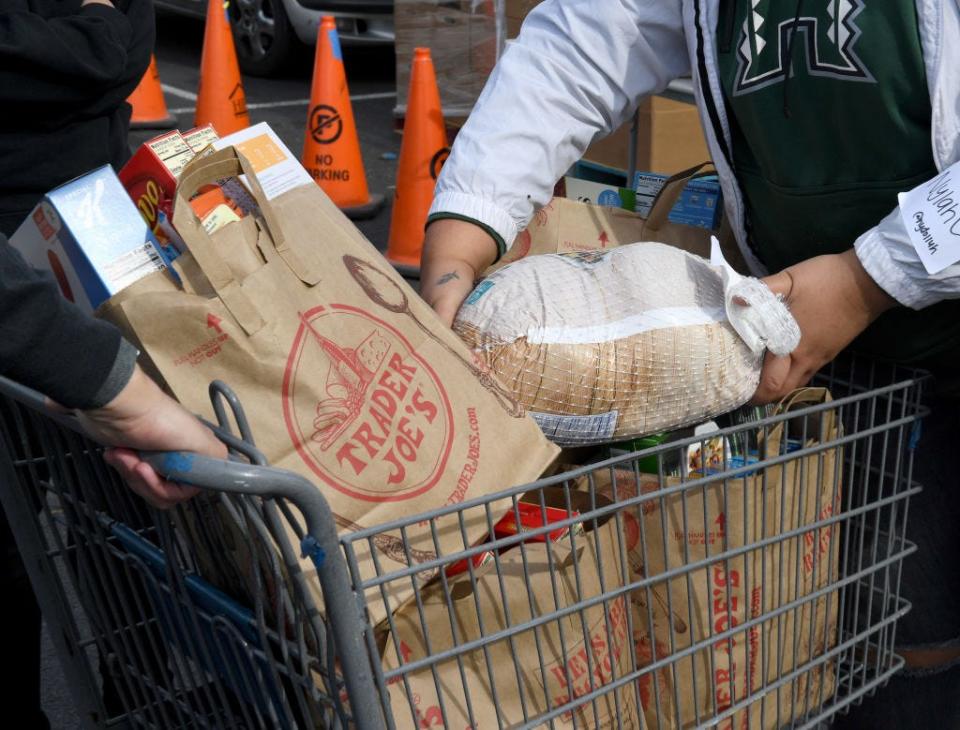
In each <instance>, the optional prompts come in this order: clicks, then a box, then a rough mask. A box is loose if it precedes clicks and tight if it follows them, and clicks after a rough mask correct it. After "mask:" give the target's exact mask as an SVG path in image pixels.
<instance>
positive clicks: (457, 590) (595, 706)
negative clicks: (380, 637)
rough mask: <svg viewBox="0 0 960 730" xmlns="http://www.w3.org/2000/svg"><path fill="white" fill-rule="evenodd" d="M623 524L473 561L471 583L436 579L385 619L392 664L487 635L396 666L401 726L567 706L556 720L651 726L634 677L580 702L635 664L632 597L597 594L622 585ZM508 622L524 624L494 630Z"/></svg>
mask: <svg viewBox="0 0 960 730" xmlns="http://www.w3.org/2000/svg"><path fill="white" fill-rule="evenodd" d="M572 496H577V495H576V494H573V495H572ZM561 499H562V493H561ZM585 508H588V507H585ZM615 528H616V524H615V522H614V521H613V520H607V521H606V522H604V523H600V524H598V523H597V522H594V521H590V522H587V523H586V524H584V525H583V529H582V530H577V531H574V532H573V533H572V534H568V535H567V536H565V537H563V538H561V539H559V540H556V541H554V540H549V541H540V542H533V541H530V542H526V543H524V545H523V548H522V549H521V548H520V547H513V548H511V549H510V550H508V551H507V552H505V553H504V554H502V555H501V556H500V558H499V571H497V570H496V569H495V568H496V567H497V566H495V565H492V564H490V565H486V566H484V567H481V568H479V569H476V570H474V571H473V573H474V575H473V579H474V580H475V583H474V581H473V580H471V576H469V575H463V576H461V577H459V578H457V579H453V580H449V579H448V580H435V581H433V582H432V583H430V584H428V585H427V587H426V588H424V589H423V590H422V591H421V594H420V601H419V603H418V601H416V600H411V601H409V602H408V603H407V604H406V605H404V606H402V607H401V608H400V609H399V610H398V611H397V612H396V613H395V614H394V616H393V617H392V619H391V620H390V622H389V626H390V627H391V628H390V630H389V631H388V635H387V637H386V647H385V653H384V668H385V669H386V670H388V671H389V670H392V669H397V668H400V669H402V668H403V667H404V665H406V664H409V663H411V662H415V661H418V660H423V659H427V658H432V657H433V656H436V655H437V654H439V653H441V652H446V651H448V650H456V649H457V648H458V647H463V646H464V645H466V644H468V643H470V642H474V641H478V640H480V639H486V640H487V641H489V642H490V643H489V645H488V646H486V647H485V648H482V649H481V648H473V649H465V650H463V651H462V652H460V653H458V654H457V656H456V657H455V658H450V659H446V660H442V661H433V662H430V663H428V664H427V665H426V666H423V667H421V668H419V669H415V670H412V671H408V672H404V673H403V674H401V675H398V676H396V677H395V678H394V680H393V681H392V682H391V684H390V686H389V694H390V699H391V705H392V709H393V715H394V719H395V721H396V723H397V728H398V729H399V730H402V729H404V728H411V729H412V728H421V727H434V726H436V727H449V728H464V727H474V728H486V727H518V726H520V725H522V724H523V723H524V720H525V718H526V717H535V716H538V715H541V714H542V713H545V712H548V711H551V710H559V709H563V712H561V713H560V714H559V715H558V716H557V717H556V718H555V719H554V721H553V723H552V725H553V726H554V727H557V728H573V727H580V728H585V727H589V728H624V729H625V730H639V729H640V728H643V727H644V725H643V717H642V714H641V713H640V711H639V708H638V707H637V701H636V697H637V693H636V692H635V691H634V687H633V683H632V682H627V683H625V684H623V685H622V686H620V687H619V688H618V689H615V690H612V691H610V692H608V693H606V694H604V695H602V696H601V697H599V698H597V699H596V700H594V701H592V702H591V701H585V700H582V704H579V705H577V706H574V705H576V703H577V701H578V700H581V698H583V697H584V696H585V695H587V694H589V693H591V692H592V691H593V690H595V689H601V688H603V687H604V685H608V684H611V683H613V682H615V681H617V680H619V679H621V678H623V677H625V676H626V675H628V674H629V673H630V672H631V669H632V659H631V656H630V642H629V628H628V627H629V625H630V620H629V619H628V616H627V612H628V611H629V610H630V605H629V602H628V601H627V600H626V597H625V596H624V595H622V594H621V595H618V596H617V597H615V598H609V599H607V600H604V601H595V602H593V603H591V600H592V599H596V598H598V597H599V596H601V595H602V594H604V593H610V592H613V591H616V589H617V588H619V587H621V586H622V585H623V577H622V575H621V573H620V570H619V566H620V565H621V564H622V562H621V555H620V552H619V551H620V543H619V542H618V539H617V532H616V529H615ZM418 606H419V607H422V608H418ZM564 609H567V610H568V611H567V613H566V614H565V615H563V616H552V617H551V618H549V619H548V620H547V621H546V622H545V623H543V624H541V625H539V626H536V627H534V626H531V625H529V624H530V623H531V622H534V621H536V620H537V619H538V618H542V617H545V616H548V615H551V614H555V613H556V612H558V611H563V610H564ZM569 609H575V610H573V611H572V612H571V611H569ZM508 630H515V631H516V633H514V634H513V635H512V636H511V637H510V638H507V637H504V638H502V639H500V640H493V639H492V638H491V637H495V636H496V635H497V634H499V633H501V632H506V631H508ZM438 686H439V691H438ZM465 688H466V689H465ZM408 692H409V694H408ZM410 697H412V698H413V703H412V704H411V702H410V701H409V698H410ZM468 708H469V709H468ZM471 713H472V714H471Z"/></svg>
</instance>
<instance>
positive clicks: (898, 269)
mask: <svg viewBox="0 0 960 730" xmlns="http://www.w3.org/2000/svg"><path fill="white" fill-rule="evenodd" d="M855 248H856V251H857V257H858V258H859V259H860V263H861V264H862V265H863V268H864V269H866V271H867V273H868V274H870V276H871V277H872V278H873V280H874V281H875V282H877V284H878V285H879V286H880V288H882V289H883V290H884V291H885V292H887V294H889V295H890V296H891V297H893V298H894V299H896V300H897V301H898V302H900V304H902V305H904V306H906V307H910V308H911V309H923V308H924V307H929V306H930V305H931V304H936V303H937V302H939V301H941V300H943V299H958V298H960V262H958V263H955V264H953V265H952V266H948V267H947V268H946V269H944V270H943V271H941V272H939V273H937V274H928V273H927V270H926V268H925V267H924V265H923V262H922V261H921V260H920V256H919V255H918V254H917V249H916V248H914V246H913V242H912V241H911V240H910V236H909V235H908V233H907V229H906V226H905V225H904V223H903V218H902V217H901V216H900V208H894V210H893V212H892V213H890V215H888V216H887V217H886V218H884V219H883V220H882V221H880V224H879V225H877V226H875V227H874V228H871V229H870V230H869V231H867V232H866V233H864V234H863V235H862V236H860V238H858V239H857V241H856V244H855Z"/></svg>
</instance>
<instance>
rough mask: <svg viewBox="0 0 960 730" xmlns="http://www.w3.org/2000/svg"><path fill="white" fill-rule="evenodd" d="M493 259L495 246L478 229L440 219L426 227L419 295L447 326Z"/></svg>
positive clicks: (450, 219)
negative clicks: (478, 276)
mask: <svg viewBox="0 0 960 730" xmlns="http://www.w3.org/2000/svg"><path fill="white" fill-rule="evenodd" d="M496 257H497V244H496V243H495V242H494V240H493V239H492V238H491V237H490V235H489V234H488V233H487V232H486V231H484V230H483V229H482V228H481V227H480V226H478V225H475V224H473V223H468V222H467V221H461V220H456V219H454V218H442V219H440V220H437V221H434V222H433V223H431V224H430V225H429V227H428V228H427V235H426V238H425V240H424V243H423V256H422V257H421V259H420V296H421V297H423V299H424V300H425V301H426V302H427V304H429V305H430V306H431V307H433V309H434V310H435V311H436V313H437V315H438V316H439V317H440V319H441V320H442V321H443V323H444V324H445V325H447V327H451V326H453V320H454V319H455V318H456V316H457V312H458V311H460V305H461V304H463V300H464V299H466V298H467V296H468V295H469V294H470V292H471V291H473V284H474V281H475V280H476V278H477V275H478V274H479V273H480V272H482V271H484V270H485V269H486V268H487V267H489V266H490V265H491V264H492V263H493V261H494V259H495V258H496Z"/></svg>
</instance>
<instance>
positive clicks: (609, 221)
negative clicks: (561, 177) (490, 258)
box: [485, 165, 747, 274]
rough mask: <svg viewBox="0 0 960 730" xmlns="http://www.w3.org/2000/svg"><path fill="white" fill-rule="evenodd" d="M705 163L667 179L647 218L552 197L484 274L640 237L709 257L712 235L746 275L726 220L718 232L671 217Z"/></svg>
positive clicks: (744, 264)
mask: <svg viewBox="0 0 960 730" xmlns="http://www.w3.org/2000/svg"><path fill="white" fill-rule="evenodd" d="M703 167H704V165H700V166H698V167H694V168H691V169H690V170H685V171H683V172H679V173H677V174H676V175H674V176H673V177H671V178H670V179H669V180H667V181H666V182H665V183H664V187H663V188H662V189H661V190H660V193H659V194H658V195H657V197H656V199H655V200H654V202H653V205H652V206H651V209H650V214H649V215H648V216H647V217H646V218H644V217H642V216H641V215H639V214H638V213H633V212H631V211H629V210H623V209H622V208H610V207H607V206H603V205H591V204H589V203H580V202H577V201H575V200H568V199H566V198H553V200H551V201H550V202H549V203H547V204H546V205H545V206H543V207H542V208H539V209H538V210H537V212H536V214H535V215H534V217H533V220H531V221H530V225H528V226H527V227H526V229H524V230H523V231H521V232H520V234H519V235H518V236H517V238H516V239H515V240H514V242H513V245H512V246H511V247H510V250H509V251H507V253H506V255H504V257H503V258H501V259H500V260H499V261H497V263H495V264H494V265H493V266H491V267H490V268H489V269H487V271H486V272H485V273H486V274H490V273H492V272H493V271H496V270H497V269H499V268H502V267H503V266H506V265H507V264H509V263H512V262H514V261H519V260H520V259H522V258H526V257H527V256H536V255H539V254H547V253H576V252H578V251H601V250H604V249H608V248H613V247H615V246H623V245H625V244H628V243H636V242H637V241H656V242H658V243H666V244H669V245H671V246H675V247H677V248H680V249H683V250H684V251H687V252H689V253H692V254H696V255H697V256H702V257H704V258H710V238H711V236H713V235H716V236H717V237H718V238H719V240H720V245H721V247H722V249H723V255H724V257H725V258H726V260H727V261H728V262H729V263H730V265H731V266H733V268H734V269H736V270H737V271H739V272H741V273H747V266H746V263H745V262H744V260H743V254H741V253H740V250H739V249H738V248H737V243H736V241H735V240H734V238H733V234H732V232H731V230H730V227H729V225H727V223H726V221H725V220H724V222H723V223H722V224H721V226H720V230H719V231H718V232H717V233H716V234H714V232H713V231H711V230H709V229H707V228H700V227H699V226H689V225H684V224H682V223H674V222H673V221H671V220H669V215H670V210H671V208H673V205H674V203H676V201H677V199H678V198H679V197H680V193H681V192H682V191H683V188H684V186H685V185H686V184H687V182H688V181H689V180H690V179H691V178H693V177H695V176H697V175H699V174H702V172H701V170H702V168H703Z"/></svg>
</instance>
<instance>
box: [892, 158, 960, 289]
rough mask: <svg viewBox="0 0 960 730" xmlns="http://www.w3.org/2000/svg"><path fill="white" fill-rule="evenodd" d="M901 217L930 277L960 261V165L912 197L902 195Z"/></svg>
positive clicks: (917, 191)
mask: <svg viewBox="0 0 960 730" xmlns="http://www.w3.org/2000/svg"><path fill="white" fill-rule="evenodd" d="M898 200H899V201H900V216H901V218H903V225H904V226H906V229H907V233H908V234H909V235H910V241H911V242H912V243H913V246H914V248H916V249H917V253H918V254H919V255H920V260H921V261H922V262H923V266H924V268H926V270H927V273H928V274H938V273H940V272H941V271H943V270H944V269H945V268H947V267H948V266H950V265H951V264H955V263H956V262H957V261H960V162H957V163H955V164H953V165H951V166H950V167H948V168H947V169H946V170H944V171H943V172H942V173H940V174H939V175H937V177H935V178H934V179H933V180H931V181H930V182H926V183H924V184H923V185H920V186H918V187H916V188H914V189H913V190H911V191H910V192H909V193H900V195H899V196H898Z"/></svg>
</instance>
